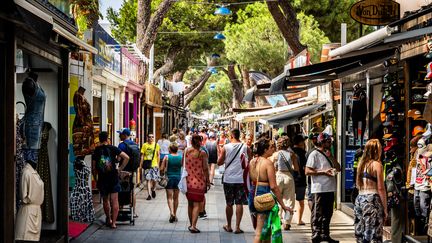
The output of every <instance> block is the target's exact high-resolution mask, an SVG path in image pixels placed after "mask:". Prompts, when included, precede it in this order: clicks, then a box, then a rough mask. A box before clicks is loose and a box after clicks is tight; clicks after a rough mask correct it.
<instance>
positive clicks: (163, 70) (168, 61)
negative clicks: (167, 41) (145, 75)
mask: <svg viewBox="0 0 432 243" xmlns="http://www.w3.org/2000/svg"><path fill="white" fill-rule="evenodd" d="M180 52H181V48H171V49H170V50H169V51H168V54H167V56H166V58H165V63H164V65H162V67H160V68H158V70H156V71H155V72H154V74H153V80H156V81H157V80H159V77H160V76H161V75H162V76H163V75H167V74H168V73H170V72H172V70H173V69H174V60H175V59H176V57H177V56H178V55H179V54H180Z"/></svg>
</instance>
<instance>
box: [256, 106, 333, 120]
mask: <svg viewBox="0 0 432 243" xmlns="http://www.w3.org/2000/svg"><path fill="white" fill-rule="evenodd" d="M323 106H325V103H320V104H315V105H310V106H306V107H301V108H299V109H296V110H293V111H287V112H284V113H282V114H277V115H274V116H270V117H266V118H262V119H260V120H259V121H260V123H263V124H268V125H281V126H285V125H290V124H292V123H295V121H297V120H298V119H299V118H301V117H304V116H306V115H309V114H311V113H313V112H315V111H317V110H318V109H319V108H321V107H323Z"/></svg>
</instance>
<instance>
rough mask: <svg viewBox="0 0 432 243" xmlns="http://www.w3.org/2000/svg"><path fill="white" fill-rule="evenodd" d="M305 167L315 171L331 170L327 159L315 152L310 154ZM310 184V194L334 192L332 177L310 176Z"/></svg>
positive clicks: (334, 184) (334, 186)
mask: <svg viewBox="0 0 432 243" xmlns="http://www.w3.org/2000/svg"><path fill="white" fill-rule="evenodd" d="M306 166H307V167H309V168H313V169H315V170H328V169H331V168H332V166H331V165H330V163H329V162H328V161H327V158H326V157H325V156H324V155H323V154H321V153H320V152H319V151H317V150H314V151H312V152H311V153H310V155H309V157H308V160H307V163H306ZM311 182H312V185H311V192H312V193H322V192H335V191H336V177H334V176H327V175H314V176H311Z"/></svg>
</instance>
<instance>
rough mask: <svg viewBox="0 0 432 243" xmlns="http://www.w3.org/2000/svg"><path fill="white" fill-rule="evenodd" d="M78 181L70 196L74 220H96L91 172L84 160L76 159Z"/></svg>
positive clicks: (75, 168) (75, 169) (75, 166)
mask: <svg viewBox="0 0 432 243" xmlns="http://www.w3.org/2000/svg"><path fill="white" fill-rule="evenodd" d="M74 171H75V178H76V183H75V187H74V188H73V190H72V193H71V196H70V210H71V218H72V220H73V221H78V222H93V221H94V220H95V216H94V208H93V198H92V193H91V190H90V187H89V185H88V179H89V176H90V173H91V170H90V168H89V167H87V166H86V165H85V164H84V161H82V160H75V165H74Z"/></svg>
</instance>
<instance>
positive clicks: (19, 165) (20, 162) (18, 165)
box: [15, 119, 25, 211]
mask: <svg viewBox="0 0 432 243" xmlns="http://www.w3.org/2000/svg"><path fill="white" fill-rule="evenodd" d="M22 124H23V119H17V122H16V136H15V141H16V156H15V176H16V177H15V181H16V183H15V184H16V188H17V192H16V194H15V196H16V201H15V204H16V210H17V211H18V209H19V207H20V206H21V197H20V192H21V191H20V183H21V176H22V171H23V169H24V165H25V163H24V154H23V151H22V146H23V134H22V130H21V129H20V128H21V126H22Z"/></svg>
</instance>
